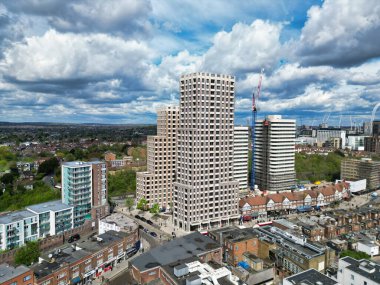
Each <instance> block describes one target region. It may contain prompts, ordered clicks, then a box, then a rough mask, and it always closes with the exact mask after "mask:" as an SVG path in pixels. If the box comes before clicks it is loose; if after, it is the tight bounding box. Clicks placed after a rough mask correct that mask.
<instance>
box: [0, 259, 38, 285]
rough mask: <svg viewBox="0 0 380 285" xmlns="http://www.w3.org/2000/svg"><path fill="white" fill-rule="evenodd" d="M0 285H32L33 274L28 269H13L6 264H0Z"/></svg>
mask: <svg viewBox="0 0 380 285" xmlns="http://www.w3.org/2000/svg"><path fill="white" fill-rule="evenodd" d="M0 284H1V285H33V284H34V274H33V271H32V270H30V268H28V267H26V266H24V265H20V266H17V267H13V266H12V265H9V264H7V263H2V264H0Z"/></svg>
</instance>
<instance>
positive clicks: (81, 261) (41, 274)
mask: <svg viewBox="0 0 380 285" xmlns="http://www.w3.org/2000/svg"><path fill="white" fill-rule="evenodd" d="M139 246H140V243H139V237H138V231H137V230H136V231H134V232H132V233H124V232H115V231H108V232H106V233H104V234H101V235H98V237H97V238H94V239H92V240H88V241H84V242H81V243H80V244H72V245H71V246H67V247H65V248H58V249H55V250H52V251H51V252H50V253H49V254H47V255H46V254H43V255H42V256H41V257H40V261H39V263H37V264H35V265H33V266H32V267H31V269H32V270H33V271H34V273H35V277H36V282H35V285H61V284H77V283H82V284H85V283H86V282H88V281H91V280H92V279H94V278H96V277H99V276H100V275H102V274H103V273H104V272H106V271H108V270H111V269H112V267H113V266H114V265H115V264H117V263H118V262H120V261H121V260H122V259H124V258H125V256H126V254H127V253H128V252H129V251H130V249H133V248H135V251H134V252H136V251H137V250H138V248H139Z"/></svg>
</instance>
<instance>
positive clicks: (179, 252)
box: [131, 232, 220, 271]
mask: <svg viewBox="0 0 380 285" xmlns="http://www.w3.org/2000/svg"><path fill="white" fill-rule="evenodd" d="M217 248H220V245H219V244H218V243H217V242H215V241H214V240H212V239H211V238H209V237H208V236H204V235H202V234H201V233H199V232H193V233H191V234H188V235H186V236H183V237H179V238H175V239H174V240H171V241H169V242H168V243H166V244H164V245H162V246H159V247H156V248H153V249H151V250H150V251H149V252H147V253H144V254H142V255H140V256H138V257H137V258H135V259H134V260H132V261H131V263H132V265H133V266H135V267H136V268H138V269H139V270H140V271H146V270H149V269H151V268H154V267H158V266H164V265H167V264H169V263H173V262H176V261H178V260H183V259H187V258H191V257H194V256H199V255H201V254H203V253H206V252H208V251H211V250H214V249H217Z"/></svg>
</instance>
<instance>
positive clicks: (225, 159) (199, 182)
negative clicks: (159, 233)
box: [173, 73, 239, 231]
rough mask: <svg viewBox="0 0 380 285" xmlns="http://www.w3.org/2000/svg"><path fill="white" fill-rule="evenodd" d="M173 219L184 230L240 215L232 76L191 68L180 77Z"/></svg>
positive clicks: (203, 227) (212, 225) (203, 226)
mask: <svg viewBox="0 0 380 285" xmlns="http://www.w3.org/2000/svg"><path fill="white" fill-rule="evenodd" d="M180 94H181V96H180V97H181V98H180V123H179V128H178V133H177V166H176V169H177V173H176V180H175V182H174V193H173V201H174V203H173V204H174V205H173V206H174V225H175V226H177V227H179V228H182V229H184V230H186V231H190V230H196V229H207V228H210V227H220V226H223V225H227V224H229V223H230V222H231V220H236V219H238V217H239V215H238V192H239V182H238V181H236V180H234V170H233V167H234V105H235V100H234V99H235V96H234V94H235V79H234V77H232V76H230V75H220V74H210V73H193V74H188V75H184V76H181V79H180Z"/></svg>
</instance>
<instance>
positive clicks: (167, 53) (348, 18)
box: [0, 0, 380, 125]
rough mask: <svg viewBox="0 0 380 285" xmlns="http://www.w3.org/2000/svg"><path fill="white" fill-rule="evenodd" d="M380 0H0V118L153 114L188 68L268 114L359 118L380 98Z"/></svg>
mask: <svg viewBox="0 0 380 285" xmlns="http://www.w3.org/2000/svg"><path fill="white" fill-rule="evenodd" d="M379 35H380V1H378V0H367V1H364V0H356V1H350V0H334V1H331V0H330V1H328V0H326V1H312V0H273V1H267V0H246V1H231V0H216V1H207V0H203V1H201V0H199V1H194V0H192V1H191V0H182V1H174V0H172V1H170V0H150V1H149V0H107V1H104V0H66V1H62V0H13V1H5V0H3V1H0V121H12V122H31V121H38V122H41V121H42V122H75V123H91V122H95V123H112V124H123V123H155V120H156V115H155V111H156V109H157V108H158V107H161V106H163V105H173V104H177V103H178V78H179V76H180V75H181V74H185V73H189V72H195V71H204V72H216V73H227V74H233V75H235V76H236V79H237V84H236V85H237V90H236V116H235V122H236V123H237V124H247V120H248V119H249V117H250V106H251V103H250V101H251V94H252V91H253V90H254V88H255V86H256V85H257V81H258V73H259V71H260V70H261V69H262V68H264V69H265V74H264V78H263V85H262V94H261V98H260V102H259V112H260V115H259V116H264V115H266V114H282V115H284V116H287V117H292V118H295V119H297V120H298V123H300V122H301V120H302V123H304V124H311V123H312V122H313V120H315V121H314V122H315V124H316V123H317V122H320V121H321V120H322V118H323V117H324V116H326V115H327V114H331V115H330V119H329V123H330V124H332V125H333V124H337V123H338V121H339V119H340V117H342V122H343V124H346V125H348V124H349V123H350V117H351V119H352V120H353V121H354V122H356V123H361V122H362V121H366V120H368V119H369V118H370V113H371V111H372V108H373V107H374V105H375V104H376V103H377V102H379V101H380V36H379Z"/></svg>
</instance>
